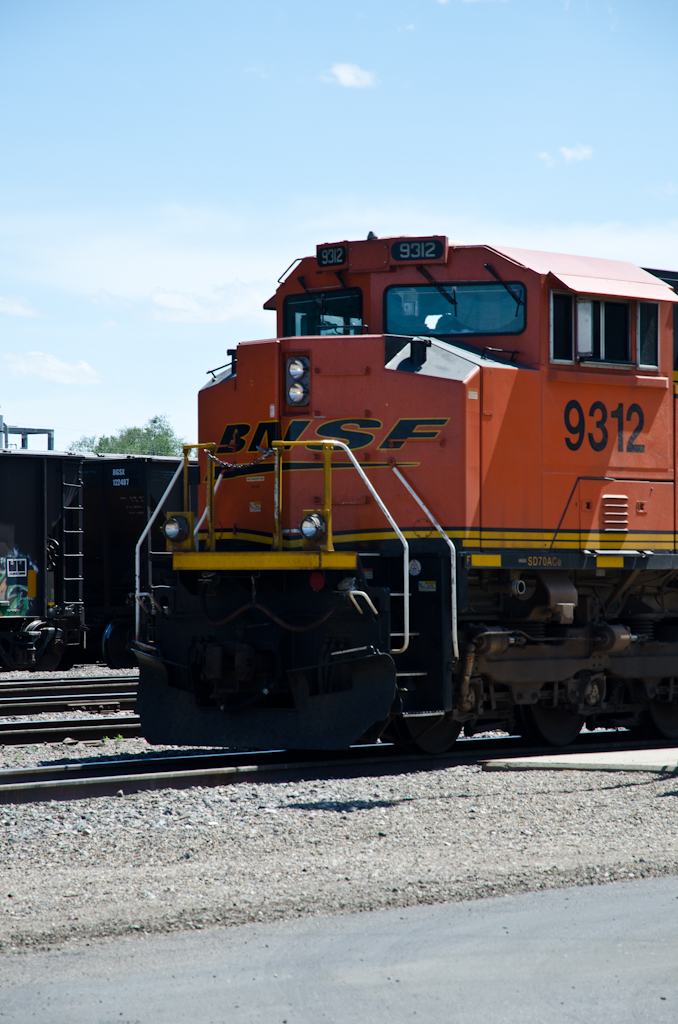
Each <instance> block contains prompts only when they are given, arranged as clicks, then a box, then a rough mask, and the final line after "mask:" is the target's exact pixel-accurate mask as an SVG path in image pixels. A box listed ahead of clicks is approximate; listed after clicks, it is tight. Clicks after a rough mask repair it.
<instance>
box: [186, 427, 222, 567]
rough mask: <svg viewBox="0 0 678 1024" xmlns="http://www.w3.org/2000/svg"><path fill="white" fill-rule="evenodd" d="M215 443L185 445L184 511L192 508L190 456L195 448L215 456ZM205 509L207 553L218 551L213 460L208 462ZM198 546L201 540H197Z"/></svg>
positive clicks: (202, 442)
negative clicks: (189, 480)
mask: <svg viewBox="0 0 678 1024" xmlns="http://www.w3.org/2000/svg"><path fill="white" fill-rule="evenodd" d="M216 447H217V445H216V442H215V441H200V442H198V443H197V444H185V445H184V446H183V451H184V509H185V511H188V509H189V508H190V497H189V493H188V455H189V452H192V451H193V450H194V449H195V448H198V449H199V448H203V449H204V450H205V451H206V452H210V453H211V454H212V455H214V452H215V451H216ZM205 507H206V509H207V544H206V545H205V547H206V550H207V551H216V549H217V539H216V537H215V534H214V463H213V462H212V460H211V459H208V460H207V486H206V490H205ZM197 543H198V545H199V544H200V540H199V538H198V540H197Z"/></svg>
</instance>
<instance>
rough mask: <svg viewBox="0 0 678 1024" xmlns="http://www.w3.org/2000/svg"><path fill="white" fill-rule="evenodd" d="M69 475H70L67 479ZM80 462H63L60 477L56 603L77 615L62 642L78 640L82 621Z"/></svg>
mask: <svg viewBox="0 0 678 1024" xmlns="http://www.w3.org/2000/svg"><path fill="white" fill-rule="evenodd" d="M69 476H72V479H69ZM83 494H84V482H83V478H82V466H81V465H80V464H71V463H67V464H66V465H64V467H63V472H62V477H61V524H62V528H61V533H62V537H63V542H62V547H61V557H62V559H63V561H62V576H61V595H60V596H61V600H60V602H59V603H60V604H61V607H62V608H63V610H64V613H65V614H66V615H70V616H73V618H76V617H77V620H78V625H77V626H75V625H74V626H73V627H72V628H71V629H69V630H67V636H66V642H67V643H69V644H75V643H79V641H80V626H81V625H82V623H83V621H84V607H85V606H84V594H83V589H84V551H83V535H84V529H83V512H84V506H83Z"/></svg>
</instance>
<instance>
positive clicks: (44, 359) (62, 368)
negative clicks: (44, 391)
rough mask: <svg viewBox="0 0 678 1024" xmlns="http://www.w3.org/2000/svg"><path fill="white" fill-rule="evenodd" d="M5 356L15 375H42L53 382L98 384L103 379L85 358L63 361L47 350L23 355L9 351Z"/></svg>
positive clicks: (11, 371) (44, 378) (43, 378)
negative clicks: (69, 361) (49, 353)
mask: <svg viewBox="0 0 678 1024" xmlns="http://www.w3.org/2000/svg"><path fill="white" fill-rule="evenodd" d="M3 358H4V359H6V360H7V362H8V363H9V370H10V373H11V374H12V376H14V377H41V378H42V380H48V381H51V383H52V384H98V383H99V382H100V380H101V378H100V377H99V374H98V373H97V372H96V370H93V369H92V367H91V366H90V365H89V363H86V362H85V361H84V359H81V360H80V362H77V363H63V362H62V361H61V360H60V359H57V358H56V356H51V355H48V354H47V353H46V352H27V353H26V354H25V355H21V356H16V355H13V354H12V353H10V352H7V353H5V355H4V357H3Z"/></svg>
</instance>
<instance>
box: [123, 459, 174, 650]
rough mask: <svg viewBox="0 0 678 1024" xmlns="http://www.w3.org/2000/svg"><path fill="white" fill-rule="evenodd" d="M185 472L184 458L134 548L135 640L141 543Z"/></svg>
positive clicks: (138, 622) (139, 613)
mask: <svg viewBox="0 0 678 1024" xmlns="http://www.w3.org/2000/svg"><path fill="white" fill-rule="evenodd" d="M183 472H184V460H183V459H182V460H181V462H180V463H179V465H178V466H177V468H176V471H175V473H174V476H173V477H172V479H171V480H170V482H169V483H168V485H167V487H166V488H165V493H164V494H163V496H162V498H161V499H160V501H159V502H158V504H157V505H156V506H155V510H154V512H153V514H152V516H151V518H150V519H149V520H148V522H147V523H146V525H145V527H144V529H143V532H142V534H141V536H140V537H139V540H138V541H137V545H136V547H135V549H134V639H135V640H138V639H139V632H140V630H141V606H140V604H139V598H140V597H141V545H142V544H143V543H144V541H145V540H146V538H147V537H148V535H149V533H150V531H151V527H152V526H153V523H154V522H155V521H156V519H157V518H158V516H159V515H160V512H161V511H162V509H163V506H164V504H165V502H166V501H167V499H168V498H169V496H170V493H171V491H172V488H173V487H174V485H175V484H176V482H177V480H178V479H179V477H180V476H181V474H182V473H183Z"/></svg>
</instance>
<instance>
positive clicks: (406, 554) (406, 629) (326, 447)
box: [271, 438, 410, 654]
mask: <svg viewBox="0 0 678 1024" xmlns="http://www.w3.org/2000/svg"><path fill="white" fill-rule="evenodd" d="M271 446H272V448H273V450H274V452H275V453H276V459H277V462H276V480H277V481H278V485H277V486H276V488H275V492H274V500H275V507H274V511H273V515H274V524H276V525H277V526H278V527H279V534H276V532H275V531H274V535H273V541H274V545H275V543H276V540H277V539H279V542H280V545H281V547H280V548H278V549H275V548H274V550H281V549H282V512H281V502H282V486H281V485H282V454H283V452H284V450H285V448H292V447H302V448H318V447H319V446H322V448H323V453H325V452H327V453H328V454H327V455H326V456H325V454H324V458H323V473H324V476H325V491H324V497H323V501H324V502H325V512H327V509H328V508H329V514H330V519H329V531H328V538H329V542H330V543H331V537H332V534H331V525H332V521H331V515H332V490H331V474H332V449H333V448H340V449H341V450H342V451H343V452H346V454H347V455H348V457H349V459H350V460H351V462H352V463H353V466H354V467H355V469H356V470H357V471H358V474H359V475H360V478H361V479H362V481H363V483H364V484H365V486H366V487H367V488H368V490H369V492H370V494H371V495H372V497H373V498H374V500H375V501H376V503H377V505H378V506H379V508H380V509H381V511H382V512H383V513H384V515H385V516H386V518H387V520H388V522H389V524H390V525H391V527H392V529H393V531H394V533H395V535H396V536H397V538H398V540H399V541H400V543H401V544H402V547H403V645H402V647H398V648H396V649H393V648H392V649H391V654H404V652H405V651H406V650H407V648H408V647H409V646H410V546H409V544H408V543H407V539H406V537H405V535H404V533H403V532H402V530H401V529H400V527H399V526H398V524H397V523H396V521H395V519H394V518H393V516H392V515H391V513H390V512H389V510H388V509H387V507H386V505H385V504H384V502H383V501H382V499H381V497H380V495H379V494H378V493H377V491H376V489H375V487H374V486H373V484H372V482H371V481H370V479H369V478H368V476H367V474H366V473H365V471H364V470H363V468H362V466H361V465H360V463H359V462H358V460H357V459H356V457H355V455H354V454H353V452H352V451H351V449H350V448H349V446H348V445H347V444H344V442H343V441H338V440H336V438H331V439H329V440H323V441H272V442H271ZM278 452H280V455H278ZM328 478H329V479H330V483H329V484H328ZM329 550H334V548H330V549H329Z"/></svg>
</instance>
